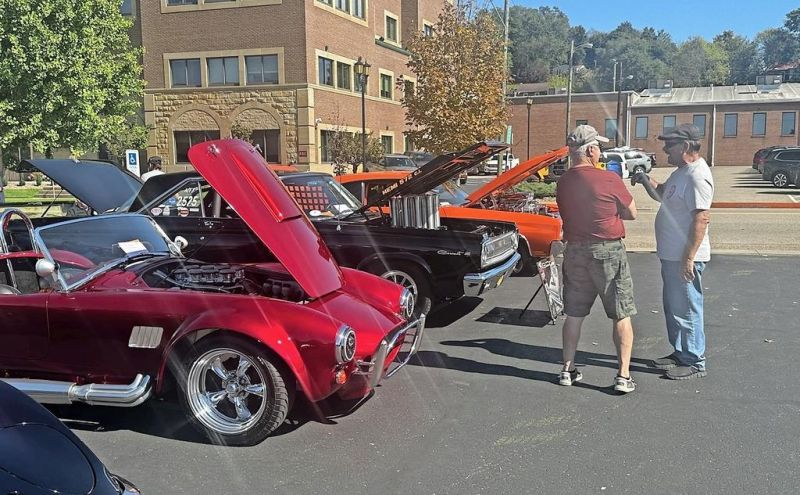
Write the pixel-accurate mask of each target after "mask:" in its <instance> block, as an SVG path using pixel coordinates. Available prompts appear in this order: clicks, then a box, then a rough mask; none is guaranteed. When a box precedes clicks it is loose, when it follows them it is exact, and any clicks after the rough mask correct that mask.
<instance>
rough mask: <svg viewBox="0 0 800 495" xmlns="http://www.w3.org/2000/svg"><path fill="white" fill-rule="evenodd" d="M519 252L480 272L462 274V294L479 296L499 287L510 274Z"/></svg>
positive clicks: (517, 260)
mask: <svg viewBox="0 0 800 495" xmlns="http://www.w3.org/2000/svg"><path fill="white" fill-rule="evenodd" d="M521 257H522V256H520V254H519V253H514V254H513V255H512V256H511V257H510V258H508V260H506V262H505V263H503V264H502V265H500V266H496V267H494V268H492V269H490V270H487V271H485V272H480V273H467V274H466V275H464V295H465V296H480V295H481V294H483V293H484V292H488V291H490V290H492V289H495V288H497V287H500V285H501V284H502V283H503V282H504V281H505V279H506V278H508V276H509V275H511V272H512V271H513V270H514V267H515V266H517V263H518V262H519V260H520V258H521Z"/></svg>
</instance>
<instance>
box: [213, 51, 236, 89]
mask: <svg viewBox="0 0 800 495" xmlns="http://www.w3.org/2000/svg"><path fill="white" fill-rule="evenodd" d="M207 63H208V85H209V86H238V85H239V57H213V58H209V59H208V60H207Z"/></svg>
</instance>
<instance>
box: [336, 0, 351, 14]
mask: <svg viewBox="0 0 800 495" xmlns="http://www.w3.org/2000/svg"><path fill="white" fill-rule="evenodd" d="M336 8H337V9H339V10H343V11H345V12H347V13H348V14H349V13H350V0H336Z"/></svg>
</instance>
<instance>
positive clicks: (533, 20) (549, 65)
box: [508, 6, 579, 82]
mask: <svg viewBox="0 0 800 495" xmlns="http://www.w3.org/2000/svg"><path fill="white" fill-rule="evenodd" d="M508 33H509V34H508V36H509V39H510V41H511V43H510V46H509V58H510V59H511V65H512V67H513V69H512V78H513V79H514V81H517V82H545V81H547V80H548V78H549V77H550V72H551V70H552V69H553V68H554V67H556V66H557V65H559V64H561V65H563V64H566V62H567V57H568V52H569V41H570V40H569V36H570V27H569V19H568V18H567V16H566V14H564V13H563V12H561V11H560V10H559V9H558V8H557V7H540V8H538V9H533V8H529V7H519V6H514V7H511V11H510V14H509V28H508ZM577 60H579V55H578V56H576V61H577Z"/></svg>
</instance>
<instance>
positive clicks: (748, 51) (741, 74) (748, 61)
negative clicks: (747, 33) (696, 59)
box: [713, 30, 759, 84]
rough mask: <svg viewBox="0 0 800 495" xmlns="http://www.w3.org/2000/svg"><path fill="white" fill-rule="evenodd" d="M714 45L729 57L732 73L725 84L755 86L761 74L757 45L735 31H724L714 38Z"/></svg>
mask: <svg viewBox="0 0 800 495" xmlns="http://www.w3.org/2000/svg"><path fill="white" fill-rule="evenodd" d="M713 44H714V45H716V46H718V47H719V48H720V49H721V50H722V51H723V52H725V54H726V56H727V57H728V67H729V68H730V72H729V74H728V77H727V78H726V81H725V84H734V83H737V84H753V83H754V82H755V80H756V76H757V75H758V73H759V66H758V51H757V50H756V44H755V43H753V42H752V41H749V40H748V39H747V38H745V37H744V36H740V35H738V34H736V33H734V32H733V31H730V30H728V31H723V32H722V33H720V34H718V35H717V36H715V37H714V41H713Z"/></svg>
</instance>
